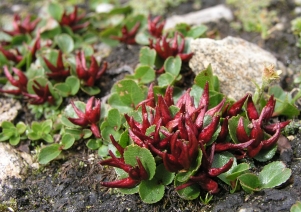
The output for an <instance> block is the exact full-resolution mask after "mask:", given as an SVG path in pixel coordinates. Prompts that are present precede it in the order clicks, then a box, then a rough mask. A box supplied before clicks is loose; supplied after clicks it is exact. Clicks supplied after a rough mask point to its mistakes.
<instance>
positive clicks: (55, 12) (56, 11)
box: [48, 2, 64, 21]
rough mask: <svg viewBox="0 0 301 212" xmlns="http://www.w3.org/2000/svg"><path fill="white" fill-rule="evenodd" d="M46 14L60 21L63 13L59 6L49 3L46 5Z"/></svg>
mask: <svg viewBox="0 0 301 212" xmlns="http://www.w3.org/2000/svg"><path fill="white" fill-rule="evenodd" d="M48 12H49V14H50V15H51V16H52V17H53V18H54V19H55V20H57V21H60V20H61V19H62V15H63V13H64V8H63V7H62V5H61V4H58V3H53V2H51V3H49V5H48Z"/></svg>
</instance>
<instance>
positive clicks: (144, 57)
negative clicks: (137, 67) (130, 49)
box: [139, 47, 156, 67]
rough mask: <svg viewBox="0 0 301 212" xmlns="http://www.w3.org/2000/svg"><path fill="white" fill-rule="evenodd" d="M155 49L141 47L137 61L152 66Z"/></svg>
mask: <svg viewBox="0 0 301 212" xmlns="http://www.w3.org/2000/svg"><path fill="white" fill-rule="evenodd" d="M155 59H156V51H155V50H154V49H151V48H149V47H142V48H141V49H140V52H139V62H140V64H141V65H146V66H150V67H152V66H153V65H154V63H155Z"/></svg>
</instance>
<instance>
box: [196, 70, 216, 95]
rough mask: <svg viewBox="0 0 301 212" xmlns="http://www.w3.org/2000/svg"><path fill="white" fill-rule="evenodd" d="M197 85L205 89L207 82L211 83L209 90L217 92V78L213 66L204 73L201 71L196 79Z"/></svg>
mask: <svg viewBox="0 0 301 212" xmlns="http://www.w3.org/2000/svg"><path fill="white" fill-rule="evenodd" d="M194 82H195V85H198V86H200V87H201V88H204V87H205V84H206V82H208V83H209V90H215V87H214V84H215V78H214V76H213V72H212V68H211V64H210V65H209V66H208V67H207V68H206V69H205V70H203V71H201V72H200V73H199V74H198V75H197V76H196V77H195V79H194Z"/></svg>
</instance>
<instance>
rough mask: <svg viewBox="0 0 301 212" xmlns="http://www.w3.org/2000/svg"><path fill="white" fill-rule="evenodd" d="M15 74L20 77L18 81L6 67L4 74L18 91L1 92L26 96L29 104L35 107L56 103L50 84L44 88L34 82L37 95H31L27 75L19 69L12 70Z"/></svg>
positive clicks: (2, 90)
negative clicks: (28, 90)
mask: <svg viewBox="0 0 301 212" xmlns="http://www.w3.org/2000/svg"><path fill="white" fill-rule="evenodd" d="M12 70H13V72H14V73H15V74H16V75H17V76H18V79H15V78H14V77H13V76H12V75H11V73H10V72H9V70H8V68H7V66H4V74H5V76H6V77H7V79H8V81H9V82H10V83H11V84H12V85H13V86H14V87H16V89H13V90H4V89H2V88H1V89H0V92H2V93H7V94H12V95H21V94H22V95H24V96H25V97H26V98H27V100H28V102H29V103H30V104H33V105H40V104H44V103H46V102H48V103H49V104H53V103H54V97H53V96H52V94H51V92H50V90H49V86H48V84H46V85H45V86H44V87H43V86H42V85H41V84H40V83H39V82H37V81H36V80H34V85H33V86H32V88H33V90H34V92H35V94H29V93H28V92H27V83H28V79H27V77H26V75H25V74H24V73H23V72H22V71H21V70H19V69H17V68H14V67H13V68H12Z"/></svg>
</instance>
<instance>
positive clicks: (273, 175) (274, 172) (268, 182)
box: [259, 161, 292, 188]
mask: <svg viewBox="0 0 301 212" xmlns="http://www.w3.org/2000/svg"><path fill="white" fill-rule="evenodd" d="M291 174H292V170H290V169H289V168H286V166H285V164H284V163H283V162H281V161H275V162H272V163H269V164H267V165H265V166H264V167H263V169H262V171H261V172H260V173H259V181H260V183H261V188H274V187H276V186H279V185H281V184H282V183H285V182H286V181H287V180H288V179H289V178H290V176H291Z"/></svg>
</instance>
